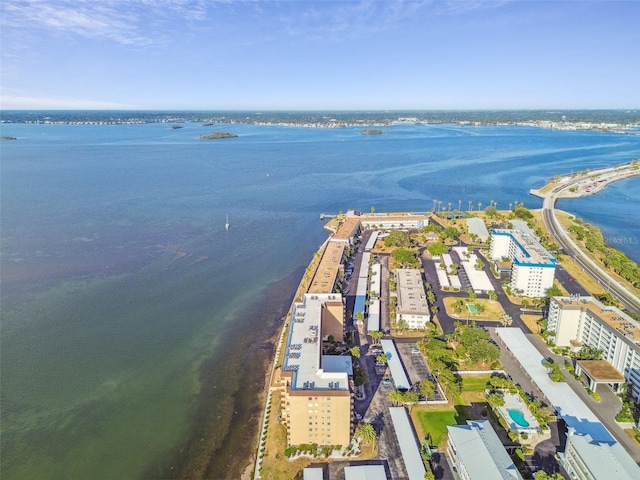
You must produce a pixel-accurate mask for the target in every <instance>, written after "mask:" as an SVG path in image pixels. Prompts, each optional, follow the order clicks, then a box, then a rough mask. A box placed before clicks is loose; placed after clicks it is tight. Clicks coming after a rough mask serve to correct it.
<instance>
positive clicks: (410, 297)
mask: <svg viewBox="0 0 640 480" xmlns="http://www.w3.org/2000/svg"><path fill="white" fill-rule="evenodd" d="M395 273H396V279H397V285H398V313H405V314H411V315H427V316H428V315H429V305H428V304H427V296H426V294H425V292H424V283H423V282H422V274H421V273H420V270H418V269H414V268H397V269H396V272H395Z"/></svg>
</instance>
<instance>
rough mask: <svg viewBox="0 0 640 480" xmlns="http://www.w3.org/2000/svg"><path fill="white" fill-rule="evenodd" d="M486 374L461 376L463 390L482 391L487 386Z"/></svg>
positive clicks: (487, 378)
mask: <svg viewBox="0 0 640 480" xmlns="http://www.w3.org/2000/svg"><path fill="white" fill-rule="evenodd" d="M488 380H489V377H487V376H475V375H474V376H464V377H462V391H463V392H483V391H484V390H485V389H486V388H487V381H488Z"/></svg>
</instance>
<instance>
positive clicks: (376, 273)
mask: <svg viewBox="0 0 640 480" xmlns="http://www.w3.org/2000/svg"><path fill="white" fill-rule="evenodd" d="M381 278H382V265H380V264H379V263H374V264H373V265H371V279H370V282H369V290H371V291H372V292H374V293H375V294H376V295H377V296H378V297H379V296H380V292H381V288H382V285H381V284H380V281H381Z"/></svg>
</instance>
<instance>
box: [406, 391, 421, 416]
mask: <svg viewBox="0 0 640 480" xmlns="http://www.w3.org/2000/svg"><path fill="white" fill-rule="evenodd" d="M418 400H420V399H419V398H418V394H417V393H416V392H414V391H412V390H408V391H406V392H404V393H403V394H402V401H403V402H404V403H406V404H407V405H409V412H411V409H412V408H413V406H414V405H415V404H416V403H418Z"/></svg>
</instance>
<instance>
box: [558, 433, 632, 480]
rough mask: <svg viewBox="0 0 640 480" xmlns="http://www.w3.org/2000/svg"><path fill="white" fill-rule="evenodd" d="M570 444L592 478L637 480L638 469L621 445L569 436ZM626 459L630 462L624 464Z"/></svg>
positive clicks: (583, 436)
mask: <svg viewBox="0 0 640 480" xmlns="http://www.w3.org/2000/svg"><path fill="white" fill-rule="evenodd" d="M567 442H571V444H572V445H573V447H574V448H575V449H576V452H578V455H579V456H580V459H581V460H582V461H583V462H584V463H585V465H586V466H587V468H588V469H589V472H591V473H592V474H593V476H594V478H615V479H616V480H638V479H639V478H640V467H638V465H637V464H636V463H635V462H634V461H633V460H632V459H631V457H629V456H628V455H625V454H626V452H625V450H624V448H623V447H622V445H620V444H619V443H614V444H613V445H611V444H608V443H593V442H592V441H591V437H590V436H589V435H569V436H568V437H567ZM625 458H628V459H629V460H631V461H630V462H625V461H624V459H625Z"/></svg>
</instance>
